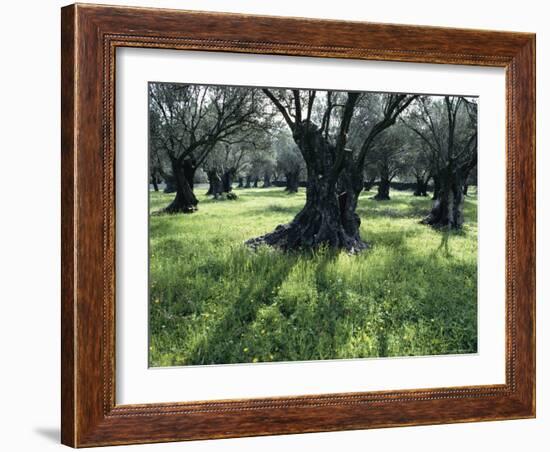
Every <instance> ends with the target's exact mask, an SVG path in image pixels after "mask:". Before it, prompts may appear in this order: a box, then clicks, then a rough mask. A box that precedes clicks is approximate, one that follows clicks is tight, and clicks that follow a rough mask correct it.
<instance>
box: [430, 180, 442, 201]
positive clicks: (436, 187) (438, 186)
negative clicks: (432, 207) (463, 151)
mask: <svg viewBox="0 0 550 452" xmlns="http://www.w3.org/2000/svg"><path fill="white" fill-rule="evenodd" d="M433 181H434V192H433V196H432V199H434V200H435V199H437V197H438V196H439V190H440V189H441V178H440V177H439V175H436V176H433Z"/></svg>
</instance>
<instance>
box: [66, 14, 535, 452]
mask: <svg viewBox="0 0 550 452" xmlns="http://www.w3.org/2000/svg"><path fill="white" fill-rule="evenodd" d="M61 34H62V151H61V154H62V442H63V443H64V444H67V445H70V446H74V447H85V446H95V445H108V444H130V443H146V442H157V441H178V440H189V439H203V438H225V437H234V436H251V435H270V434H283V433H300V432H314V431H333V430H346V429H359V428H374V427H390V426H402V425H421V424H439V423H448V422H467V421H483V420H496V419H512V418H526V417H533V416H534V415H535V331H534V328H535V36H534V35H532V34H528V33H508V32H493V31H484V30H459V29H449V28H437V27H417V26H406V25H388V24H370V23H359V22H340V21H326V20H313V19H296V18H279V17H265V16H247V15H235V14H219V13H198V12H185V11H176V10H159V9H147V8H125V7H107V6H98V5H81V4H77V5H71V6H68V7H65V8H63V10H62V30H61ZM117 47H150V48H170V49H185V50H202V51H205V50H206V51H223V52H241V53H263V54H278V55H301V56H316V57H332V58H354V59H369V60H373V59H374V60H386V61H400V62H422V63H441V64H468V65H480V66H498V67H504V68H506V74H507V75H506V102H507V144H506V165H507V170H506V171H507V173H506V184H507V190H506V192H507V193H508V198H507V204H506V341H507V347H506V384H504V385H495V386H478V387H462V388H435V389H422V390H409V391H386V392H365V393H354V394H330V395H328V394H325V395H318V396H302V397H278V398H265V399H244V400H226V401H215V402H193V403H186V402H178V401H175V402H174V403H169V404H148V405H126V406H118V405H116V404H115V381H114V379H115V365H116V363H115V353H114V351H115V350H114V337H115V336H114V334H115V321H114V319H115V226H114V225H115V213H116V212H115V202H114V201H115V173H114V159H115V139H114V131H115V122H114V118H115V114H114V112H115V105H114V98H115V96H114V86H115V75H114V74H115V64H116V58H115V57H116V48H117Z"/></svg>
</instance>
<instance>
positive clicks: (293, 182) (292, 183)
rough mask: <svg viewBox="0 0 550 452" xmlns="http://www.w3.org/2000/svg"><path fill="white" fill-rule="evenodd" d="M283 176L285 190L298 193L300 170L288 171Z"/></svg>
mask: <svg viewBox="0 0 550 452" xmlns="http://www.w3.org/2000/svg"><path fill="white" fill-rule="evenodd" d="M285 177H286V186H285V191H287V192H288V193H298V185H299V183H300V170H297V171H289V172H287V173H286V174H285Z"/></svg>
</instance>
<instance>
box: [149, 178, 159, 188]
mask: <svg viewBox="0 0 550 452" xmlns="http://www.w3.org/2000/svg"><path fill="white" fill-rule="evenodd" d="M151 183H152V184H153V190H155V191H159V185H158V182H157V178H156V176H151Z"/></svg>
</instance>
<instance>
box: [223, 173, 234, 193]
mask: <svg viewBox="0 0 550 452" xmlns="http://www.w3.org/2000/svg"><path fill="white" fill-rule="evenodd" d="M234 177H235V169H234V168H229V169H228V170H226V171H225V172H224V173H223V176H222V191H223V192H224V193H229V192H231V191H233V178H234Z"/></svg>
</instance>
